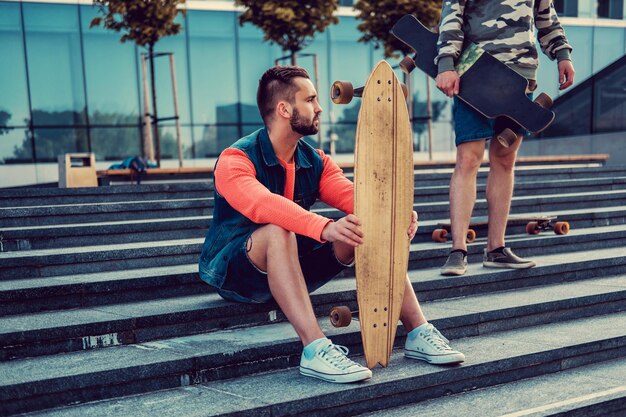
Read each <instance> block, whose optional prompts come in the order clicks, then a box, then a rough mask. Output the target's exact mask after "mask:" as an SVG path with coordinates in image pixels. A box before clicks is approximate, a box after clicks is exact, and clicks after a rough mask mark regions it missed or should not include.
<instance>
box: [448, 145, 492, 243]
mask: <svg viewBox="0 0 626 417" xmlns="http://www.w3.org/2000/svg"><path fill="white" fill-rule="evenodd" d="M484 153H485V140H484V139H482V140H477V141H472V142H465V143H462V144H460V145H459V146H458V147H457V151H456V165H455V167H454V173H453V174H452V179H451V180H450V223H451V225H452V249H463V250H467V243H466V242H465V237H466V236H467V229H468V228H469V223H470V219H471V217H472V211H473V210H474V204H475V203H476V174H477V173H478V168H480V164H481V163H482V161H483V155H484Z"/></svg>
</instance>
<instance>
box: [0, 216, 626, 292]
mask: <svg viewBox="0 0 626 417" xmlns="http://www.w3.org/2000/svg"><path fill="white" fill-rule="evenodd" d="M625 238H626V225H623V224H621V225H611V226H605V227H593V228H588V229H586V228H575V229H572V230H570V232H569V234H568V235H563V236H558V235H555V234H551V233H546V234H540V235H526V234H524V235H518V236H510V237H509V238H508V240H507V241H508V244H509V246H511V247H513V248H515V250H516V252H517V253H519V254H520V255H521V256H529V255H536V254H537V248H538V247H541V253H545V254H550V253H564V252H573V251H574V252H575V251H580V250H591V249H598V248H609V247H617V246H623V242H624V239H625ZM203 242H204V239H202V238H200V239H180V240H172V241H157V242H138V243H128V244H118V245H101V246H83V247H76V248H63V249H41V250H30V251H16V252H2V253H0V281H2V280H18V279H30V278H39V277H53V276H61V275H72V274H88V273H91V272H94V271H101V272H107V271H118V270H124V269H139V268H152V267H159V266H170V265H184V264H192V263H196V262H198V258H199V256H200V250H201V248H202V244H203ZM484 246H485V241H484V239H477V240H476V241H475V242H474V243H472V244H470V245H469V246H468V252H469V254H470V258H474V257H476V258H478V257H479V256H482V250H483V247H484ZM448 252H449V244H444V243H438V242H432V241H429V242H419V243H413V244H411V254H410V257H409V269H417V268H428V267H432V266H440V264H441V263H442V262H443V261H445V258H446V257H447V255H448Z"/></svg>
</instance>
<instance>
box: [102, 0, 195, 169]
mask: <svg viewBox="0 0 626 417" xmlns="http://www.w3.org/2000/svg"><path fill="white" fill-rule="evenodd" d="M185 1H186V0H158V1H154V0H94V4H95V5H97V6H98V7H99V11H100V13H101V14H103V15H104V17H95V18H94V19H93V20H92V21H91V25H90V27H94V26H100V25H102V26H104V27H105V28H107V29H111V30H114V31H116V32H122V33H123V35H122V37H121V38H120V41H121V42H126V41H133V42H135V43H136V44H137V45H138V46H141V47H143V48H146V49H147V50H148V57H149V59H150V81H151V83H150V84H151V89H152V109H153V113H154V114H153V118H154V119H153V120H154V125H155V128H154V138H155V141H156V153H157V165H161V143H160V140H159V129H158V127H157V126H156V124H157V121H158V119H159V118H158V113H157V106H156V80H155V78H154V46H155V45H156V43H157V42H158V41H159V39H161V38H162V37H165V36H171V35H176V34H177V33H179V32H180V30H181V25H180V24H179V23H175V22H174V21H175V20H176V16H178V13H182V14H183V15H184V14H185V12H186V10H185V9H182V8H179V6H181V5H183V4H184V3H185Z"/></svg>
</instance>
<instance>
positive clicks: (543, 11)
mask: <svg viewBox="0 0 626 417" xmlns="http://www.w3.org/2000/svg"><path fill="white" fill-rule="evenodd" d="M535 27H536V28H537V30H538V32H537V37H535ZM537 38H539V44H540V45H541V49H542V50H543V52H544V53H545V54H546V55H547V56H548V57H549V58H550V59H551V60H554V59H557V60H559V61H561V60H563V59H570V52H571V50H572V47H571V46H570V45H569V44H568V42H567V39H566V38H565V33H564V31H563V28H562V27H561V24H560V22H559V19H558V17H557V15H556V12H555V11H554V6H553V4H552V0H443V7H442V12H441V22H440V24H439V41H438V43H437V47H438V51H439V55H438V56H437V58H435V64H437V65H438V67H439V72H443V71H449V70H453V69H454V64H455V60H456V59H457V58H458V57H459V55H460V53H461V51H462V50H463V49H464V47H465V46H466V45H467V44H468V43H469V42H474V43H476V44H478V45H479V46H481V47H482V48H483V49H484V50H486V51H487V52H489V53H491V54H492V55H493V56H495V57H496V58H498V59H499V60H500V61H502V62H504V63H505V64H506V65H508V66H509V67H511V68H512V69H514V70H515V71H517V72H518V73H520V74H522V75H523V76H524V77H526V78H528V79H535V78H536V72H537V67H538V66H539V59H538V54H537V46H536V45H537Z"/></svg>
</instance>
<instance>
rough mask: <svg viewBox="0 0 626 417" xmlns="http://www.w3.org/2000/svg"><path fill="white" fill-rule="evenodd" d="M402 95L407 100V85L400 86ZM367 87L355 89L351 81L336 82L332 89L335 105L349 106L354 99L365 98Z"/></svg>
mask: <svg viewBox="0 0 626 417" xmlns="http://www.w3.org/2000/svg"><path fill="white" fill-rule="evenodd" d="M400 87H402V93H403V94H404V98H405V99H406V98H407V97H408V95H409V90H408V88H407V86H406V84H402V83H401V84H400ZM364 88H365V87H357V88H354V86H353V85H352V83H351V82H350V81H335V82H334V83H333V85H332V86H331V87H330V98H331V100H332V101H333V103H335V104H349V103H350V102H351V101H352V99H353V98H354V97H363V89H364Z"/></svg>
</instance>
